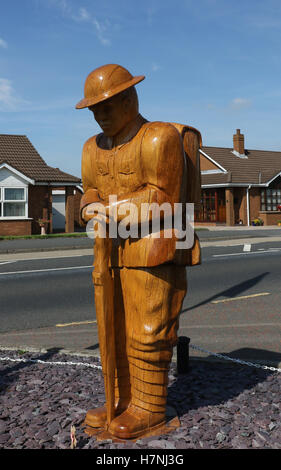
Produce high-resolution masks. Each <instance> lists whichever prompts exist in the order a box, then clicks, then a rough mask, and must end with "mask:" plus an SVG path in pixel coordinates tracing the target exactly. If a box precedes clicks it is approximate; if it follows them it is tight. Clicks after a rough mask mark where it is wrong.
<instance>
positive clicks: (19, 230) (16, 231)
mask: <svg viewBox="0 0 281 470" xmlns="http://www.w3.org/2000/svg"><path fill="white" fill-rule="evenodd" d="M31 222H32V221H31V220H0V235H31Z"/></svg>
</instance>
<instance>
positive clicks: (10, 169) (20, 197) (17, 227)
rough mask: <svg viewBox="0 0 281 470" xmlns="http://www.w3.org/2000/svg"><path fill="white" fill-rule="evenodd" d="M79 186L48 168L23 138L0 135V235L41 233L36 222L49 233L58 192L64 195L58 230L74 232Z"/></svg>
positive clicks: (76, 181)
mask: <svg viewBox="0 0 281 470" xmlns="http://www.w3.org/2000/svg"><path fill="white" fill-rule="evenodd" d="M80 183H81V180H80V178H77V177H76V176H73V175H70V174H68V173H65V172H63V171H61V170H60V169H59V168H52V167H50V166H48V165H47V164H46V162H45V161H44V160H43V158H42V157H41V156H40V155H39V153H38V152H37V151H36V149H35V148H34V147H33V145H32V143H31V142H30V141H29V139H28V138H27V137H26V136H25V135H6V134H0V235H30V234H36V233H40V225H39V223H38V220H39V219H43V220H46V221H48V223H47V224H46V227H47V232H48V233H52V232H53V228H55V227H53V221H55V217H53V214H54V213H55V212H56V207H55V202H54V203H53V200H55V199H56V196H57V191H59V192H63V194H64V196H63V198H64V200H63V206H64V209H63V211H62V212H63V214H64V223H63V227H61V229H63V230H65V232H73V231H74V222H75V205H76V204H75V198H76V197H78V199H80V197H81V191H80V187H79V185H80ZM76 195H77V196H76ZM53 219H54V220H53Z"/></svg>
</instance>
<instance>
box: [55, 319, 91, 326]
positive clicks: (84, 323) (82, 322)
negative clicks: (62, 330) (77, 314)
mask: <svg viewBox="0 0 281 470" xmlns="http://www.w3.org/2000/svg"><path fill="white" fill-rule="evenodd" d="M89 323H97V320H87V321H74V322H72V323H58V324H57V325H56V326H57V327H64V326H73V325H88V324H89Z"/></svg>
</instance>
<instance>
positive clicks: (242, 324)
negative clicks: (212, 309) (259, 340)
mask: <svg viewBox="0 0 281 470" xmlns="http://www.w3.org/2000/svg"><path fill="white" fill-rule="evenodd" d="M259 326H276V327H281V323H236V324H234V325H230V324H227V325H226V324H225V325H188V326H181V327H180V329H181V330H182V329H188V330H190V329H192V328H196V329H202V328H211V329H215V328H223V329H224V328H252V327H259Z"/></svg>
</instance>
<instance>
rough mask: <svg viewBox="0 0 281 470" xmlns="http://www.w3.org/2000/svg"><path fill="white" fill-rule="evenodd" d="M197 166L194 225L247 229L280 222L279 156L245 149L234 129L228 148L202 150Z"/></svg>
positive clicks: (268, 152)
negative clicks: (256, 223)
mask: <svg viewBox="0 0 281 470" xmlns="http://www.w3.org/2000/svg"><path fill="white" fill-rule="evenodd" d="M200 166H201V183H202V200H201V205H200V206H199V207H198V208H197V209H196V210H195V222H197V224H198V223H203V224H204V223H209V224H210V223H212V224H214V225H215V224H226V225H229V226H232V225H235V224H243V225H251V224H252V222H253V220H254V219H256V218H260V219H262V221H263V223H264V225H276V224H277V222H278V221H280V220H281V212H280V209H281V152H274V151H267V150H249V149H245V146H244V135H243V134H241V133H240V129H237V130H236V134H234V136H233V147H232V148H224V147H208V146H203V147H202V148H201V149H200ZM278 206H280V207H279V210H278Z"/></svg>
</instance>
